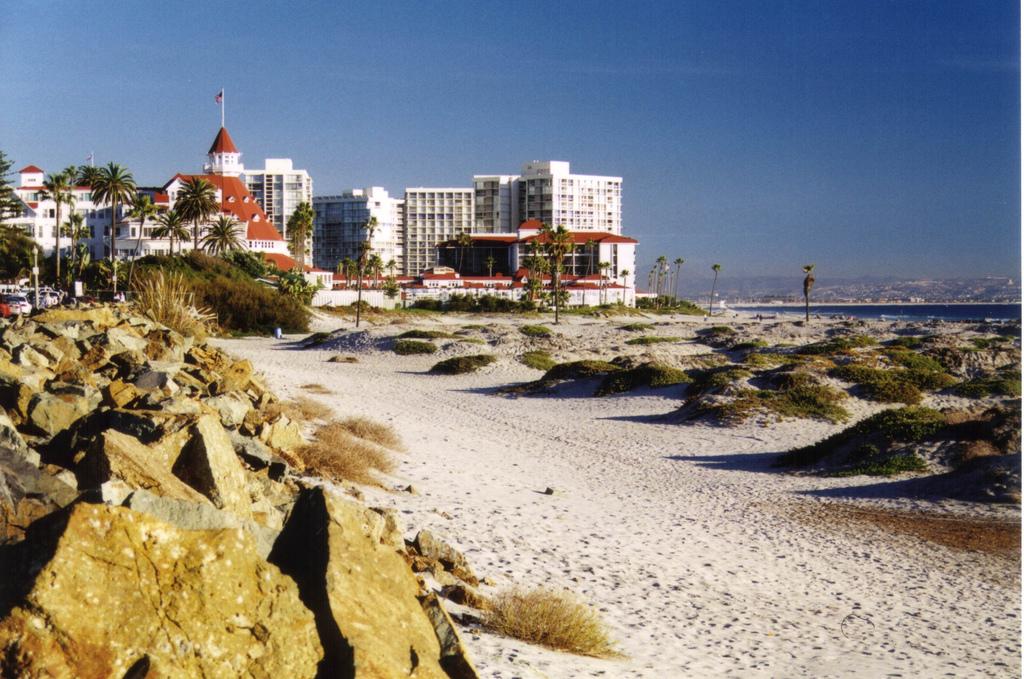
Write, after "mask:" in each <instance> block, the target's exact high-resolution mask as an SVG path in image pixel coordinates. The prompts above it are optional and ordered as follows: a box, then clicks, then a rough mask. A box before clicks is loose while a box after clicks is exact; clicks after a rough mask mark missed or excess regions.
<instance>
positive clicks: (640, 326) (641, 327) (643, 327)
mask: <svg viewBox="0 0 1024 679" xmlns="http://www.w3.org/2000/svg"><path fill="white" fill-rule="evenodd" d="M619 330H625V331H626V332H644V331H647V330H654V325H653V324H652V323H629V324H627V325H620V326H619Z"/></svg>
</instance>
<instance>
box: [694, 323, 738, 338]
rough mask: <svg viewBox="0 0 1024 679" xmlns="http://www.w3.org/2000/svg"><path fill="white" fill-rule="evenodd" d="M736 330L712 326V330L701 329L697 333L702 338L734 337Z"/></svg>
mask: <svg viewBox="0 0 1024 679" xmlns="http://www.w3.org/2000/svg"><path fill="white" fill-rule="evenodd" d="M735 334H736V329H735V328H733V327H731V326H728V325H712V326H711V327H710V328H701V329H700V330H698V331H697V335H698V336H700V337H732V336H733V335H735Z"/></svg>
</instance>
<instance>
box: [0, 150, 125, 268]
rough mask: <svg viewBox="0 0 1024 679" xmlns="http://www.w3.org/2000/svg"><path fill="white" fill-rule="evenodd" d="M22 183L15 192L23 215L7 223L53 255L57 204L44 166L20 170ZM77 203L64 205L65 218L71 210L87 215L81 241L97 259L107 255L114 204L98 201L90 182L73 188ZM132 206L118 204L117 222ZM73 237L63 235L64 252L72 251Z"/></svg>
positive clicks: (62, 206)
mask: <svg viewBox="0 0 1024 679" xmlns="http://www.w3.org/2000/svg"><path fill="white" fill-rule="evenodd" d="M18 180H19V181H18V185H17V186H16V187H15V189H14V193H15V195H17V196H18V198H19V199H20V200H21V201H22V202H23V203H24V204H25V209H24V210H23V211H22V213H21V215H19V216H17V217H11V218H8V219H6V220H4V223H5V224H9V225H11V226H15V227H18V228H20V229H22V230H23V231H25V233H27V234H29V235H31V236H32V238H33V239H35V241H36V243H37V244H38V245H39V247H40V248H42V251H43V256H44V257H49V256H50V255H51V254H53V251H54V249H56V247H57V204H56V202H54V200H53V199H52V198H44V197H43V192H44V190H45V189H44V186H43V183H44V182H45V181H46V179H45V173H44V172H43V170H42V169H40V168H38V167H35V166H34V165H29V166H28V167H24V168H22V169H21V170H20V171H19V173H18ZM71 195H72V198H73V201H74V202H73V203H72V204H71V205H67V204H66V203H65V204H62V205H61V222H63V223H65V224H66V223H67V222H68V219H69V218H70V216H71V214H73V213H78V214H80V215H82V216H83V217H84V219H85V226H86V228H87V231H88V233H87V235H86V237H85V238H84V239H82V240H81V241H80V242H82V243H85V244H86V246H87V247H88V248H89V254H90V256H91V257H92V258H93V259H102V258H103V257H105V256H106V252H107V248H108V247H109V235H110V209H111V208H110V206H109V205H106V204H97V203H95V202H93V200H92V190H91V189H90V188H89V187H88V186H75V187H72V189H71ZM129 209H130V207H129V206H125V205H118V210H117V212H118V215H117V220H116V221H117V222H118V223H120V222H121V221H122V219H123V216H124V215H125V214H127V212H128V210H129ZM70 248H71V241H70V239H69V238H67V237H62V238H61V252H62V253H64V255H65V256H66V254H67V253H68V252H69V251H70Z"/></svg>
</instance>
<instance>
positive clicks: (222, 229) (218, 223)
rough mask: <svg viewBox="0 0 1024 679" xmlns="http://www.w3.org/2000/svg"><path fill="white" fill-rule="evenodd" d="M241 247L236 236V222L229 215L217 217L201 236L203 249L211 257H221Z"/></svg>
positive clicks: (240, 240)
mask: <svg viewBox="0 0 1024 679" xmlns="http://www.w3.org/2000/svg"><path fill="white" fill-rule="evenodd" d="M243 247H244V245H243V243H242V239H241V238H240V237H239V235H238V221H237V220H236V219H235V218H234V217H232V216H230V215H217V219H215V220H213V224H211V225H210V228H209V229H208V230H207V232H206V235H205V236H203V249H204V250H206V251H207V252H209V253H210V254H211V255H223V254H226V253H228V252H231V251H233V250H241V249H242V248H243Z"/></svg>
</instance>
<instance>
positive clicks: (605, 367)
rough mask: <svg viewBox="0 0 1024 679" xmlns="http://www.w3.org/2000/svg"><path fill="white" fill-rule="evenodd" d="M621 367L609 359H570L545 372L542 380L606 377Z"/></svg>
mask: <svg viewBox="0 0 1024 679" xmlns="http://www.w3.org/2000/svg"><path fill="white" fill-rule="evenodd" d="M619 370H622V368H621V367H619V366H617V365H615V364H614V363H609V362H608V361H595V360H586V361H570V362H568V363H559V364H558V365H556V366H553V367H552V368H551V369H550V370H548V371H547V372H546V373H544V377H542V378H541V379H542V380H581V379H588V378H592V377H604V376H605V375H607V374H608V373H613V372H618V371H619Z"/></svg>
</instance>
